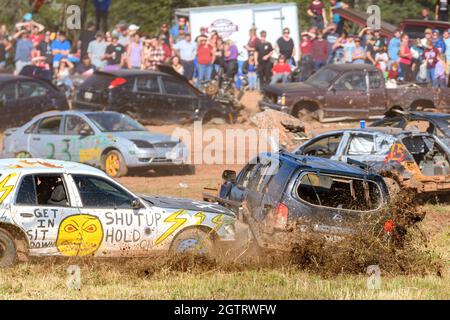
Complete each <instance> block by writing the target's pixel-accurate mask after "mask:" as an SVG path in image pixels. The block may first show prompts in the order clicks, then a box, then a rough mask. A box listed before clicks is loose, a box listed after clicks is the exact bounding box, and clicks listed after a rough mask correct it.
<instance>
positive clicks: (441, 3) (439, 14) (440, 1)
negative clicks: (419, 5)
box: [434, 0, 449, 22]
mask: <svg viewBox="0 0 450 320" xmlns="http://www.w3.org/2000/svg"><path fill="white" fill-rule="evenodd" d="M448 10H449V3H448V0H436V4H435V6H434V13H435V16H436V20H441V21H445V22H448Z"/></svg>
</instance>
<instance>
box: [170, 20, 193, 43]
mask: <svg viewBox="0 0 450 320" xmlns="http://www.w3.org/2000/svg"><path fill="white" fill-rule="evenodd" d="M181 30H182V31H183V34H184V35H186V34H187V33H190V29H189V22H188V21H187V20H186V17H179V18H178V20H177V22H176V23H175V24H174V25H173V26H172V28H170V36H171V37H172V38H173V41H174V43H177V42H178V40H179V39H178V38H179V37H180V31H181Z"/></svg>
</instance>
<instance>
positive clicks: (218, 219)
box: [211, 214, 223, 231]
mask: <svg viewBox="0 0 450 320" xmlns="http://www.w3.org/2000/svg"><path fill="white" fill-rule="evenodd" d="M211 221H212V222H214V224H215V226H214V228H213V230H214V231H217V230H219V229H220V228H221V227H222V225H223V214H219V215H218V216H215V217H214V218H213V219H211Z"/></svg>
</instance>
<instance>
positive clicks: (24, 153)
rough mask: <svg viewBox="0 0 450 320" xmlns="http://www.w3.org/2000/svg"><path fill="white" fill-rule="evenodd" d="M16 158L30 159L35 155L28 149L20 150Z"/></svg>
mask: <svg viewBox="0 0 450 320" xmlns="http://www.w3.org/2000/svg"><path fill="white" fill-rule="evenodd" d="M16 158H17V159H30V158H33V156H32V155H31V153H29V152H28V151H20V152H17V153H16Z"/></svg>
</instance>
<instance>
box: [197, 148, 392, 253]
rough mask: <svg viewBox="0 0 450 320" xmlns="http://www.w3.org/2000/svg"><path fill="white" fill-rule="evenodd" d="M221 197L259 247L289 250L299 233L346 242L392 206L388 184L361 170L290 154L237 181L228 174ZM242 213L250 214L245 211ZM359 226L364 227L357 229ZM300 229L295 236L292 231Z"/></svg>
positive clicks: (255, 166) (253, 166)
mask: <svg viewBox="0 0 450 320" xmlns="http://www.w3.org/2000/svg"><path fill="white" fill-rule="evenodd" d="M222 177H223V180H224V183H223V184H222V186H221V187H220V190H219V193H218V195H217V196H214V195H208V194H206V193H205V194H204V198H205V199H208V200H210V201H216V202H219V203H222V204H224V205H226V206H228V207H230V208H231V209H233V210H234V211H235V212H244V213H243V215H242V216H240V217H239V219H242V220H243V221H244V222H246V223H248V224H249V226H250V229H251V230H252V231H253V235H254V236H255V237H256V240H257V242H258V245H259V246H261V247H264V248H272V249H282V250H286V249H289V243H288V242H286V241H284V240H283V239H285V237H288V236H289V234H291V233H292V232H293V231H294V232H296V231H301V232H302V233H304V234H308V233H310V234H316V235H319V236H345V235H348V234H351V233H353V232H355V231H356V229H358V227H359V226H361V223H362V222H361V220H362V218H364V217H367V215H371V214H376V213H378V212H379V210H381V209H382V208H383V207H384V205H385V204H386V202H387V201H388V193H387V187H386V185H385V183H384V181H383V178H382V177H381V176H379V175H376V174H373V173H369V172H367V171H365V170H363V169H361V168H360V167H358V166H353V165H348V164H344V163H342V162H337V161H331V160H328V159H322V158H318V157H305V156H296V155H294V154H290V153H287V152H284V151H282V152H279V153H273V154H270V153H269V154H261V155H259V157H258V158H257V159H253V160H252V161H250V162H249V163H248V164H247V165H246V166H245V167H244V168H243V169H242V170H241V172H240V173H239V174H238V175H237V176H236V172H234V171H230V170H226V171H224V173H223V176H222ZM240 207H243V208H244V211H242V210H239V208H240ZM357 226H358V227H357ZM292 228H294V230H292Z"/></svg>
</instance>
